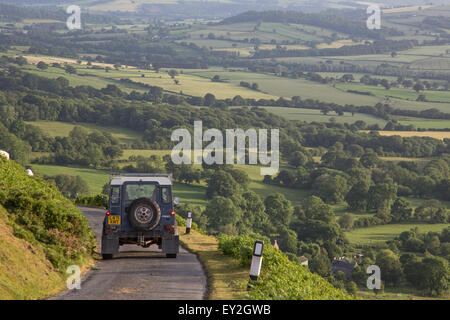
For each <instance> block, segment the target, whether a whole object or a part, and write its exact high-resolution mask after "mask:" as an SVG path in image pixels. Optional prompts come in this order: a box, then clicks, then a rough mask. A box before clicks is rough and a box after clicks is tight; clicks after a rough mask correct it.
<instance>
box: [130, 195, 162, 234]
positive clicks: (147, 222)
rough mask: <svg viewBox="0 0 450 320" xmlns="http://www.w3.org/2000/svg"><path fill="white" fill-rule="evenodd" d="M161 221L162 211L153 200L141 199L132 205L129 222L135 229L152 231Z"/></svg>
mask: <svg viewBox="0 0 450 320" xmlns="http://www.w3.org/2000/svg"><path fill="white" fill-rule="evenodd" d="M160 219H161V209H160V207H159V205H158V204H157V203H156V202H155V201H153V200H152V199H149V198H139V199H136V200H134V201H133V202H132V203H131V206H130V210H129V211H128V221H129V222H130V224H131V225H132V226H133V228H134V229H136V230H139V231H150V230H152V229H153V228H155V227H156V226H157V225H158V223H159V220H160Z"/></svg>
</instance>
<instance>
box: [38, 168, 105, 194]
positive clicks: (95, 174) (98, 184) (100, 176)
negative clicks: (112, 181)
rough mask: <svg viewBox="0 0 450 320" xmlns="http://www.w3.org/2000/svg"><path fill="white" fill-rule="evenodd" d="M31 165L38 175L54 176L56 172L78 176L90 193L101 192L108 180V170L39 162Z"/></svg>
mask: <svg viewBox="0 0 450 320" xmlns="http://www.w3.org/2000/svg"><path fill="white" fill-rule="evenodd" d="M31 167H32V169H33V171H35V172H36V173H37V174H40V175H47V176H54V175H58V174H67V175H72V176H80V177H82V178H83V179H84V180H85V181H86V182H87V184H88V185H89V190H90V192H91V193H92V194H98V193H101V191H102V188H103V186H104V185H105V183H108V182H109V173H110V171H108V170H99V169H86V168H74V167H63V166H55V165H40V164H33V165H32V166H31Z"/></svg>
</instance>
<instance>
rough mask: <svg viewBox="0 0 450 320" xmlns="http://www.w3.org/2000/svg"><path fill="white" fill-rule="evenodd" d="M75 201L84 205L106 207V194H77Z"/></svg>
mask: <svg viewBox="0 0 450 320" xmlns="http://www.w3.org/2000/svg"><path fill="white" fill-rule="evenodd" d="M75 203H76V204H77V205H81V206H86V207H95V208H106V207H108V196H107V195H106V194H97V195H95V196H87V195H78V197H77V198H76V199H75Z"/></svg>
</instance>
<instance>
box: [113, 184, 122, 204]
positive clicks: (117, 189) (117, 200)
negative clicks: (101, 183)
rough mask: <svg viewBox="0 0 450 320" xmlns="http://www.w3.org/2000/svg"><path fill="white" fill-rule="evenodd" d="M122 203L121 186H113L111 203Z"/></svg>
mask: <svg viewBox="0 0 450 320" xmlns="http://www.w3.org/2000/svg"><path fill="white" fill-rule="evenodd" d="M119 203H120V187H113V188H111V204H112V205H115V204H119Z"/></svg>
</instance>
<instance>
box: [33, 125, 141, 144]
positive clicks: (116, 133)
mask: <svg viewBox="0 0 450 320" xmlns="http://www.w3.org/2000/svg"><path fill="white" fill-rule="evenodd" d="M27 124H31V125H33V126H36V127H39V128H41V129H42V130H43V131H44V132H46V133H47V134H48V135H49V136H50V137H67V136H69V133H70V131H72V130H73V128H75V127H76V126H79V127H83V128H85V129H87V130H88V131H89V132H92V131H94V130H98V131H103V132H108V133H110V134H111V135H112V136H113V137H115V138H117V139H118V140H119V141H120V142H121V143H133V142H135V141H138V140H141V139H142V134H140V133H139V132H136V131H133V130H130V129H126V128H121V127H109V126H102V125H98V124H94V123H83V122H77V123H76V124H74V123H68V122H60V121H28V122H27Z"/></svg>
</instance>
